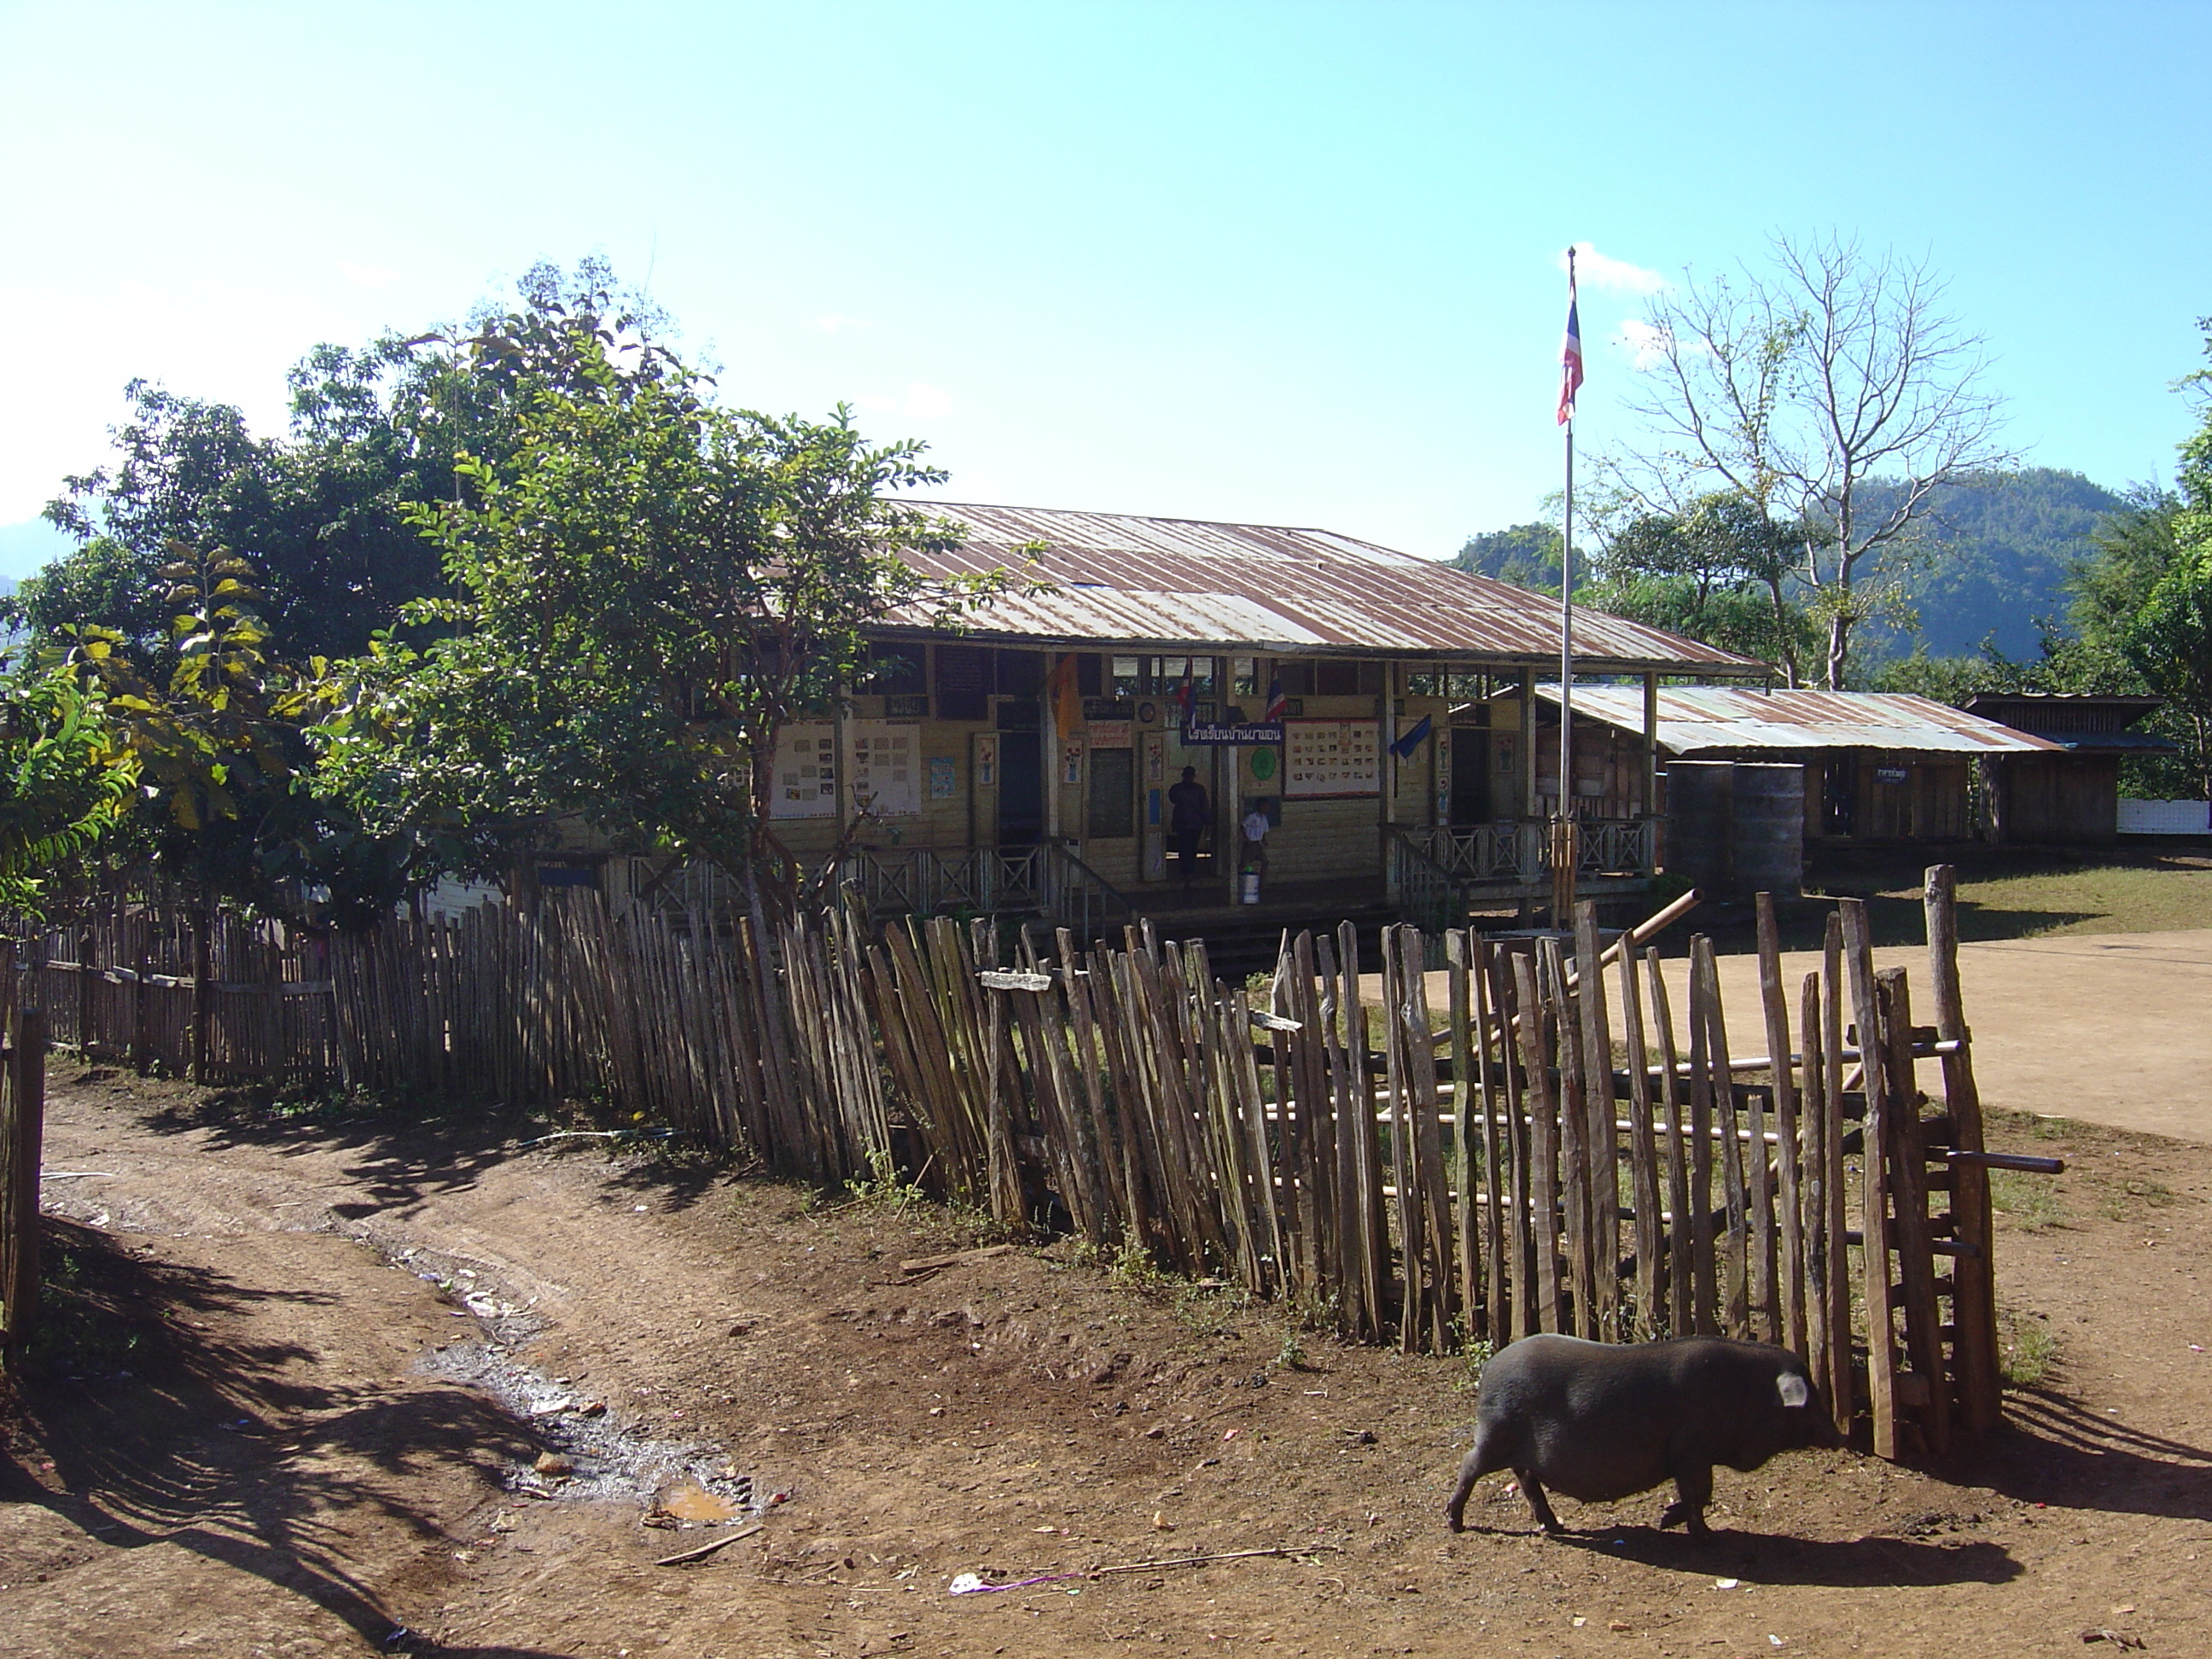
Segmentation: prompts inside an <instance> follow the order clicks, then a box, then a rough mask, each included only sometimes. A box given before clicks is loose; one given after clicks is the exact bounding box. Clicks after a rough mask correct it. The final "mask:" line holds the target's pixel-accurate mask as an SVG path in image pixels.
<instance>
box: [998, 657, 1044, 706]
mask: <svg viewBox="0 0 2212 1659" xmlns="http://www.w3.org/2000/svg"><path fill="white" fill-rule="evenodd" d="M991 654H992V656H993V657H994V658H996V659H997V660H998V670H999V695H1000V696H1002V697H1034V696H1036V694H1037V692H1038V690H1040V689H1041V688H1042V686H1043V684H1044V653H1042V652H1041V651H994V652H993V653H991Z"/></svg>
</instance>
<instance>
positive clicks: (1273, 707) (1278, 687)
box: [1260, 674, 1291, 720]
mask: <svg viewBox="0 0 2212 1659" xmlns="http://www.w3.org/2000/svg"><path fill="white" fill-rule="evenodd" d="M1290 707H1291V700H1290V699H1289V698H1288V697H1286V696H1284V695H1283V677H1282V676H1281V675H1280V674H1278V675H1276V676H1275V678H1273V679H1272V680H1269V681H1268V682H1267V713H1266V714H1262V715H1261V717H1260V718H1261V720H1280V719H1282V718H1283V716H1284V715H1285V714H1287V713H1288V712H1289V711H1290Z"/></svg>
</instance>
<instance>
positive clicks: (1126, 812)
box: [1084, 749, 1137, 841]
mask: <svg viewBox="0 0 2212 1659" xmlns="http://www.w3.org/2000/svg"><path fill="white" fill-rule="evenodd" d="M1087 805H1088V808H1089V810H1088V811H1086V812H1085V815H1084V834H1085V836H1086V837H1087V838H1088V839H1090V840H1091V841H1118V840H1121V839H1123V838H1125V837H1127V836H1133V835H1135V834H1136V833H1137V823H1136V805H1137V751H1136V750H1133V749H1094V750H1091V793H1090V796H1089V799H1088V802H1087Z"/></svg>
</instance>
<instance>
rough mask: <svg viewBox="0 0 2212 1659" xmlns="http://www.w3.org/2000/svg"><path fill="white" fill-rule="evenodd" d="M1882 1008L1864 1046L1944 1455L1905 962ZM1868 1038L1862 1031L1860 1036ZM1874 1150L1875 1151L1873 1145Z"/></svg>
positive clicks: (1909, 1298)
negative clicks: (1885, 1123) (1882, 1082)
mask: <svg viewBox="0 0 2212 1659" xmlns="http://www.w3.org/2000/svg"><path fill="white" fill-rule="evenodd" d="M1875 993H1876V996H1877V997H1878V999H1879V1000H1880V1002H1881V1009H1882V1021H1881V1028H1880V1029H1881V1038H1880V1043H1881V1047H1880V1048H1874V1047H1863V1053H1864V1054H1866V1057H1867V1059H1866V1066H1867V1072H1868V1074H1869V1076H1871V1075H1872V1074H1873V1073H1875V1071H1876V1070H1878V1069H1879V1068H1881V1066H1883V1065H1885V1064H1887V1066H1888V1069H1889V1105H1890V1116H1889V1136H1888V1140H1887V1151H1888V1157H1889V1165H1890V1170H1889V1174H1890V1188H1889V1190H1890V1207H1891V1208H1892V1210H1893V1211H1894V1212H1895V1214H1894V1218H1893V1227H1894V1229H1895V1237H1894V1240H1893V1242H1894V1243H1895V1246H1896V1249H1897V1277H1898V1280H1899V1291H1901V1292H1902V1295H1903V1297H1904V1302H1905V1351H1906V1352H1908V1353H1909V1354H1911V1357H1912V1368H1913V1370H1915V1371H1916V1372H1917V1373H1918V1375H1919V1376H1920V1378H1921V1380H1922V1381H1923V1383H1925V1385H1926V1387H1927V1392H1928V1399H1927V1402H1926V1404H1925V1405H1923V1406H1922V1407H1920V1408H1919V1410H1920V1426H1921V1430H1922V1432H1923V1436H1924V1437H1925V1438H1926V1440H1927V1443H1928V1449H1929V1451H1931V1452H1933V1453H1935V1454H1936V1455H1937V1456H1938V1457H1941V1456H1942V1455H1944V1454H1945V1453H1946V1452H1948V1451H1949V1450H1950V1449H1951V1391H1950V1389H1949V1388H1948V1387H1947V1386H1946V1383H1945V1379H1944V1376H1943V1337H1942V1312H1941V1310H1939V1308H1938V1307H1937V1304H1936V1255H1935V1252H1934V1251H1933V1250H1932V1249H1930V1248H1929V1242H1928V1160H1927V1153H1926V1152H1925V1150H1924V1144H1923V1140H1922V1139H1921V1128H1920V1101H1921V1096H1920V1090H1919V1087H1918V1085H1917V1083H1916V1081H1915V1079H1914V1078H1913V1070H1914V1067H1913V1059H1912V1002H1911V994H1910V988H1909V987H1907V985H1906V983H1905V969H1902V968H1885V969H1882V970H1881V972H1880V973H1878V974H1876V975H1875ZM1863 1042H1864V1037H1863V1034H1862V1043H1863ZM1868 1156H1869V1158H1871V1157H1872V1156H1873V1148H1872V1146H1869V1148H1868Z"/></svg>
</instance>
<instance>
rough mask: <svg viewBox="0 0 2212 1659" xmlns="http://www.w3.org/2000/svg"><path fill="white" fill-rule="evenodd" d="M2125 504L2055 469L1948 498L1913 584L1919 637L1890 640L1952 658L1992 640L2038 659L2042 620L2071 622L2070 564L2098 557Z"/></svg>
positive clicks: (2016, 475) (1930, 528)
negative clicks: (2107, 522) (2095, 552)
mask: <svg viewBox="0 0 2212 1659" xmlns="http://www.w3.org/2000/svg"><path fill="white" fill-rule="evenodd" d="M1870 505H1871V506H1872V507H1873V509H1874V510H1875V511H1880V510H1881V508H1882V507H1883V506H1884V505H1885V503H1884V502H1883V501H1881V499H1880V497H1879V496H1877V499H1876V500H1875V501H1874V502H1873V503H1871V504H1870ZM2120 505H2121V501H2120V498H2119V497H2118V495H2114V494H2113V493H2112V491H2111V490H2109V489H2105V488H2104V487H2103V486H2102V485H2100V484H2097V483H2092V482H2091V481H2090V480H2089V479H2087V478H2085V477H2082V476H2081V474H2080V473H2078V472H2064V471H2059V470H2057V469H2056V468H2054V467H2045V466H2037V467H2024V468H2022V469H2021V470H2020V471H2017V472H2003V473H1994V474H1988V475H1985V476H1984V477H1981V478H1979V479H1977V480H1976V481H1975V483H1974V484H1973V485H1972V486H1971V487H1969V486H1966V485H1953V486H1950V487H1948V488H1947V489H1943V490H1941V491H1939V492H1938V493H1937V495H1936V499H1935V501H1934V504H1933V507H1932V509H1931V511H1930V512H1929V516H1928V519H1927V520H1926V523H1925V527H1924V529H1923V532H1922V537H1923V556H1922V557H1921V558H1920V560H1919V561H1918V562H1917V568H1916V569H1915V570H1914V572H1913V574H1911V577H1910V578H1909V580H1908V582H1907V591H1908V592H1909V593H1910V594H1911V599H1912V601H1913V605H1914V607H1915V608H1916V609H1917V611H1919V613H1920V630H1919V634H1918V635H1917V640H1916V639H1914V638H1912V637H1910V636H1908V637H1905V638H1902V639H1897V640H1894V641H1887V643H1889V644H1890V645H1891V646H1892V648H1893V649H1900V650H1902V651H1908V652H1909V651H1910V650H1911V649H1912V648H1913V646H1914V645H1915V644H1916V643H1917V644H1918V645H1919V646H1921V647H1923V648H1924V649H1925V650H1926V652H1927V653H1928V654H1929V655H1930V656H1934V657H1949V656H1961V655H1965V654H1966V653H1972V652H1978V651H1979V650H1980V649H1981V647H1982V644H1983V642H1984V641H1989V642H1990V643H1991V644H1993V645H1995V646H1996V648H1997V649H1998V650H1999V651H2001V652H2002V653H2004V654H2005V655H2006V656H2008V657H2015V658H2021V657H2032V656H2033V655H2034V654H2035V653H2036V652H2037V650H2038V648H2039V646H2040V643H2041V639H2042V636H2041V635H2040V633H2039V631H2038V629H2037V628H2036V622H2037V619H2038V618H2039V617H2051V618H2054V619H2056V620H2058V621H2062V622H2063V620H2064V618H2065V615H2066V607H2067V605H2068V602H2069V596H2068V594H2067V592H2066V575H2067V567H2068V564H2069V562H2071V561H2073V560H2075V559H2081V558H2086V557H2087V556H2088V555H2089V552H2090V545H2089V533H2090V532H2092V531H2093V530H2094V529H2095V528H2096V527H2097V526H2098V524H2099V523H2100V521H2101V520H2103V519H2104V518H2105V516H2106V514H2107V513H2112V512H2113V511H2114V510H2116V509H2117V508H2118V507H2119V506H2120Z"/></svg>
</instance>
